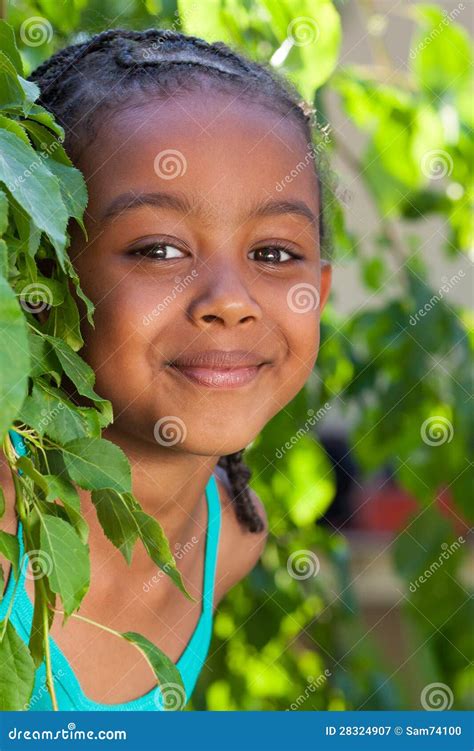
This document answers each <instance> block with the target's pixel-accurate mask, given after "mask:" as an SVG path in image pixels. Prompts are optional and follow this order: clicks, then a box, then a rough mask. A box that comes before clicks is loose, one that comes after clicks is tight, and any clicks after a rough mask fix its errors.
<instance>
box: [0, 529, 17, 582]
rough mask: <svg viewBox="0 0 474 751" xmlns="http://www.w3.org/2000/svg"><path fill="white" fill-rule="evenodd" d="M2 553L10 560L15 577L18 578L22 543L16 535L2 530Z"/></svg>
mask: <svg viewBox="0 0 474 751" xmlns="http://www.w3.org/2000/svg"><path fill="white" fill-rule="evenodd" d="M0 554H1V555H3V556H4V557H5V558H6V559H7V561H10V563H11V564H12V568H13V574H14V576H15V579H18V573H19V566H20V544H19V542H18V538H17V536H16V535H11V534H9V533H8V532H3V530H0Z"/></svg>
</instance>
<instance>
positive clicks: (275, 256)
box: [250, 245, 301, 265]
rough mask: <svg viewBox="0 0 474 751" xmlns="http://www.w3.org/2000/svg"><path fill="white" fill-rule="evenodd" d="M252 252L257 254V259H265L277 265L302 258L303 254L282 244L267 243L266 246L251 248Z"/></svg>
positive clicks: (264, 260) (266, 261)
mask: <svg viewBox="0 0 474 751" xmlns="http://www.w3.org/2000/svg"><path fill="white" fill-rule="evenodd" d="M250 253H255V254H256V257H254V260H256V261H263V262H264V263H268V264H271V263H273V264H276V265H278V264H281V263H288V261H291V260H294V259H297V258H301V256H298V255H297V254H296V253H292V252H290V250H289V249H288V248H285V247H284V246H282V245H267V246H266V247H265V248H257V249H256V250H251V251H250Z"/></svg>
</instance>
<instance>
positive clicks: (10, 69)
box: [0, 51, 25, 110]
mask: <svg viewBox="0 0 474 751" xmlns="http://www.w3.org/2000/svg"><path fill="white" fill-rule="evenodd" d="M24 103H25V92H24V89H23V87H22V85H21V83H20V80H19V77H18V74H17V72H16V70H15V66H14V65H13V63H12V62H11V60H9V58H8V57H7V56H6V55H5V53H4V52H2V51H0V108H3V109H8V108H10V107H20V108H21V110H23V105H24Z"/></svg>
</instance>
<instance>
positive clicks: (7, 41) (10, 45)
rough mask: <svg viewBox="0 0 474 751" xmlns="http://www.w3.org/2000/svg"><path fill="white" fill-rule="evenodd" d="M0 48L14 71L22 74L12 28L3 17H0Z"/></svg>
mask: <svg viewBox="0 0 474 751" xmlns="http://www.w3.org/2000/svg"><path fill="white" fill-rule="evenodd" d="M0 49H1V50H3V52H4V53H5V55H6V56H7V57H8V59H9V60H10V61H11V63H12V64H13V65H14V67H15V70H16V72H17V73H18V74H19V75H20V76H22V75H23V62H22V60H21V56H20V53H19V52H18V49H17V46H16V42H15V32H14V31H13V28H12V27H11V26H10V25H9V24H8V23H7V22H6V21H4V20H3V19H0Z"/></svg>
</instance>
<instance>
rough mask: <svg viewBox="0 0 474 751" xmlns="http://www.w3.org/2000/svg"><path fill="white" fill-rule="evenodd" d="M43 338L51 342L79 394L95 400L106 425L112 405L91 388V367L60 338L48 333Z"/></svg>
mask: <svg viewBox="0 0 474 751" xmlns="http://www.w3.org/2000/svg"><path fill="white" fill-rule="evenodd" d="M45 339H46V340H47V341H48V342H50V343H51V344H52V346H53V348H54V350H55V353H56V356H57V358H58V360H59V362H60V363H61V365H62V367H63V369H64V372H65V373H66V375H67V376H68V378H70V380H71V381H72V382H73V384H74V386H75V387H76V389H77V391H78V392H79V394H81V396H85V397H87V398H88V399H91V400H92V401H94V402H97V404H98V406H99V408H100V410H101V412H102V416H103V423H102V425H103V427H104V426H105V425H108V424H109V422H111V421H112V405H111V404H110V402H109V401H108V400H107V399H103V398H102V397H100V396H98V394H96V392H95V391H94V389H93V388H92V387H93V385H94V382H95V373H94V371H93V370H92V368H91V367H90V366H89V365H87V363H86V362H84V360H83V359H82V358H81V357H80V356H79V355H78V354H77V353H76V352H74V350H73V349H72V348H71V347H70V346H69V345H68V344H66V343H65V342H64V341H62V339H59V338H58V337H55V336H49V335H45Z"/></svg>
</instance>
